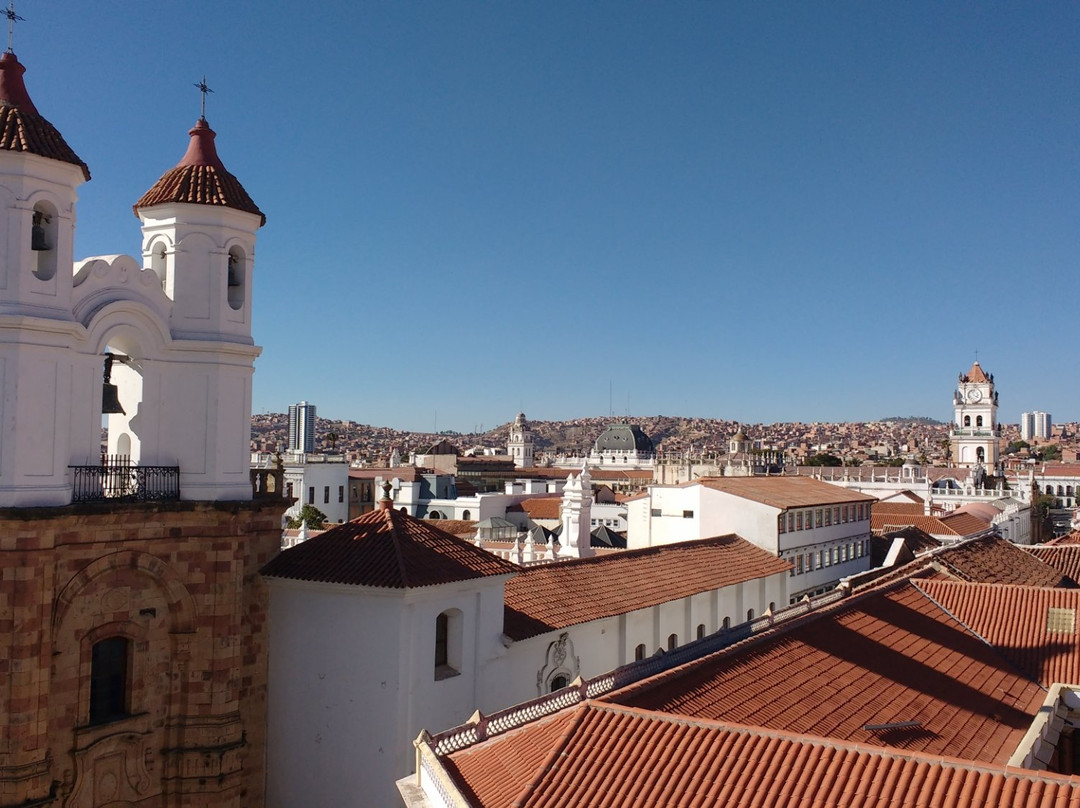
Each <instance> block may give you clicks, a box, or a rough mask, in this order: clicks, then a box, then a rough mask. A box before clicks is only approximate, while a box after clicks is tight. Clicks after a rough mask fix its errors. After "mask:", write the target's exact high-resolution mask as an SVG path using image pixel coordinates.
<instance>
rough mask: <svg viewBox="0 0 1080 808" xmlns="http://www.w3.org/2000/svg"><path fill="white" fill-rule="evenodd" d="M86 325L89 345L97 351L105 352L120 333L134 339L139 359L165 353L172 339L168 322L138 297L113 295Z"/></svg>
mask: <svg viewBox="0 0 1080 808" xmlns="http://www.w3.org/2000/svg"><path fill="white" fill-rule="evenodd" d="M150 274H151V275H152V274H153V273H152V272H151V273H150ZM85 325H86V328H87V335H86V343H87V348H86V349H87V352H88V353H91V354H94V355H100V354H102V353H103V352H104V351H105V348H106V347H108V345H109V343H110V342H111V341H114V340H115V339H116V338H117V335H118V334H119V335H121V336H122V337H127V341H128V342H131V343H132V344H131V345H130V350H131V353H130V354H129V355H130V356H133V357H135V358H137V359H144V358H153V357H161V356H164V355H165V354H166V353H168V351H169V347H170V344H171V342H172V337H171V335H170V334H169V329H168V325H167V323H166V322H165V321H164V320H163V319H162V318H160V317H158V316H157V315H156V312H154V311H153V309H152V308H149V307H147V306H145V305H142V304H140V302H139V301H137V300H116V299H113V300H112V301H110V302H108V303H107V304H106V305H104V306H102V307H101V308H100V309H98V310H97V311H95V312H93V313H92V316H91V317H90V318H89V320H88V322H87V323H85Z"/></svg>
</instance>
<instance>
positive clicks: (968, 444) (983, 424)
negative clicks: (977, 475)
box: [949, 361, 1001, 474]
mask: <svg viewBox="0 0 1080 808" xmlns="http://www.w3.org/2000/svg"><path fill="white" fill-rule="evenodd" d="M997 408H998V394H997V393H996V392H995V391H994V374H992V373H990V374H987V373H986V372H985V371H984V370H983V369H982V367H981V366H980V365H979V363H978V362H977V361H976V362H975V363H974V364H973V365H972V366H971V370H969V371H968V372H967V373H961V374H960V378H959V382H958V383H957V388H956V392H955V393H953V416H954V420H953V426H952V430H951V432H950V433H949V442H950V448H951V450H952V459H953V462H954V463H955V464H957V465H958V466H960V467H962V468H974V467H977V466H981V467H983V468H985V469H988V471H989V473H990V474H996V473H997V471H998V439H999V438H1000V437H1001V428H1000V427H999V426H998V423H997Z"/></svg>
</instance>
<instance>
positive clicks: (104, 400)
mask: <svg viewBox="0 0 1080 808" xmlns="http://www.w3.org/2000/svg"><path fill="white" fill-rule="evenodd" d="M101 413H102V415H127V413H126V412H124V408H123V407H122V406H120V394H119V391H118V390H117V389H116V385H115V384H111V383H110V382H105V383H104V384H103V385H101Z"/></svg>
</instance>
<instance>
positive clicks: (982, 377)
mask: <svg viewBox="0 0 1080 808" xmlns="http://www.w3.org/2000/svg"><path fill="white" fill-rule="evenodd" d="M961 381H965V382H977V383H983V382H988V381H990V379H989V377H988V376H987V375H986V373H985V372H984V371H983V369H982V365H980V364H979V363H978V362H975V364H973V365H972V366H971V370H969V371H968V372H967V373H966V374H965V375H964V376H963V377H962V378H961Z"/></svg>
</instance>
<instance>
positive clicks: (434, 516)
mask: <svg viewBox="0 0 1080 808" xmlns="http://www.w3.org/2000/svg"><path fill="white" fill-rule="evenodd" d="M428 519H442V514H441V513H439V512H438V511H432V512H431V513H429V514H428Z"/></svg>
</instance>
